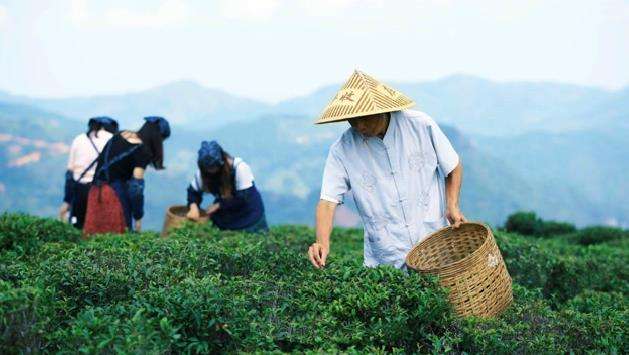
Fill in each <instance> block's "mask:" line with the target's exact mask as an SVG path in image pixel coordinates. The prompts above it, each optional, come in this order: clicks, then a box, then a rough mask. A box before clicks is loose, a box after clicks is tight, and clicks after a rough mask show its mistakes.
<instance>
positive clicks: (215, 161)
mask: <svg viewBox="0 0 629 355" xmlns="http://www.w3.org/2000/svg"><path fill="white" fill-rule="evenodd" d="M198 162H199V165H201V166H202V167H204V168H211V167H219V166H222V165H223V163H224V161H223V148H221V146H220V145H219V144H218V143H217V142H216V141H211V142H208V141H203V142H201V148H200V149H199V158H198Z"/></svg>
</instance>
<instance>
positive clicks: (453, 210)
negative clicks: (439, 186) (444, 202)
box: [446, 207, 467, 228]
mask: <svg viewBox="0 0 629 355" xmlns="http://www.w3.org/2000/svg"><path fill="white" fill-rule="evenodd" d="M446 218H447V219H448V221H449V222H450V224H451V225H452V227H454V228H459V226H460V225H461V223H463V222H467V218H465V216H464V215H463V213H461V210H459V208H458V207H448V210H447V211H446Z"/></svg>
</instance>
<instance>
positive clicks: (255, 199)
mask: <svg viewBox="0 0 629 355" xmlns="http://www.w3.org/2000/svg"><path fill="white" fill-rule="evenodd" d="M197 165H198V170H197V172H196V174H195V176H194V179H192V181H191V182H190V185H189V186H188V206H189V212H188V215H187V217H188V218H190V219H193V220H196V219H198V218H199V216H200V210H199V209H200V206H201V203H202V202H203V194H204V193H210V194H212V195H213V196H214V201H213V203H212V204H211V205H210V206H209V207H208V208H207V213H208V215H209V216H210V219H211V220H212V222H213V223H214V225H216V226H217V227H218V228H219V229H222V230H243V231H247V232H266V231H268V225H267V222H266V217H265V213H264V204H263V203H262V197H261V196H260V192H259V191H258V189H257V188H256V185H255V182H254V177H253V173H252V172H251V168H250V167H249V165H248V164H247V163H245V162H244V161H243V160H242V159H241V158H239V157H232V156H231V155H229V154H228V153H227V152H225V151H224V150H223V148H222V147H221V146H220V145H219V144H218V143H217V142H216V141H211V142H207V141H204V142H202V143H201V148H200V149H199V154H198V159H197Z"/></svg>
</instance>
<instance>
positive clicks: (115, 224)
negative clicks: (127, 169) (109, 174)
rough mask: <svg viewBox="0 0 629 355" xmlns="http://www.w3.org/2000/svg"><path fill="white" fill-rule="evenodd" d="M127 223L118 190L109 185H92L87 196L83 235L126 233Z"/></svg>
mask: <svg viewBox="0 0 629 355" xmlns="http://www.w3.org/2000/svg"><path fill="white" fill-rule="evenodd" d="M126 228H127V223H126V221H125V217H124V211H123V209H122V204H121V203H120V199H119V198H118V195H117V194H116V191H114V189H113V188H112V187H111V186H110V185H108V184H102V185H100V186H92V187H91V188H90V192H89V194H88V196H87V212H86V214H85V224H84V226H83V235H92V234H100V233H124V232H125V230H126Z"/></svg>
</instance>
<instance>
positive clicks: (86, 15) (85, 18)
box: [70, 0, 190, 28]
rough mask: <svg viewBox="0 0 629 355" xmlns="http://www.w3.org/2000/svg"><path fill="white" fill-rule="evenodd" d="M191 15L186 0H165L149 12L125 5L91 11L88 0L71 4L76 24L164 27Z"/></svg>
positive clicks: (71, 11) (72, 16)
mask: <svg viewBox="0 0 629 355" xmlns="http://www.w3.org/2000/svg"><path fill="white" fill-rule="evenodd" d="M189 15H190V10H189V8H188V4H187V3H186V1H185V0H164V1H162V2H161V3H160V4H159V6H158V7H157V8H156V9H154V10H153V11H147V12H138V11H133V10H131V9H128V8H124V7H122V8H110V9H105V10H103V11H94V10H92V11H91V12H90V11H89V9H88V1H87V0H72V2H71V6H70V19H71V21H72V23H73V24H74V25H76V26H96V27H134V28H142V27H163V26H169V25H176V24H180V23H183V22H185V21H186V20H187V19H188V18H189Z"/></svg>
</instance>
